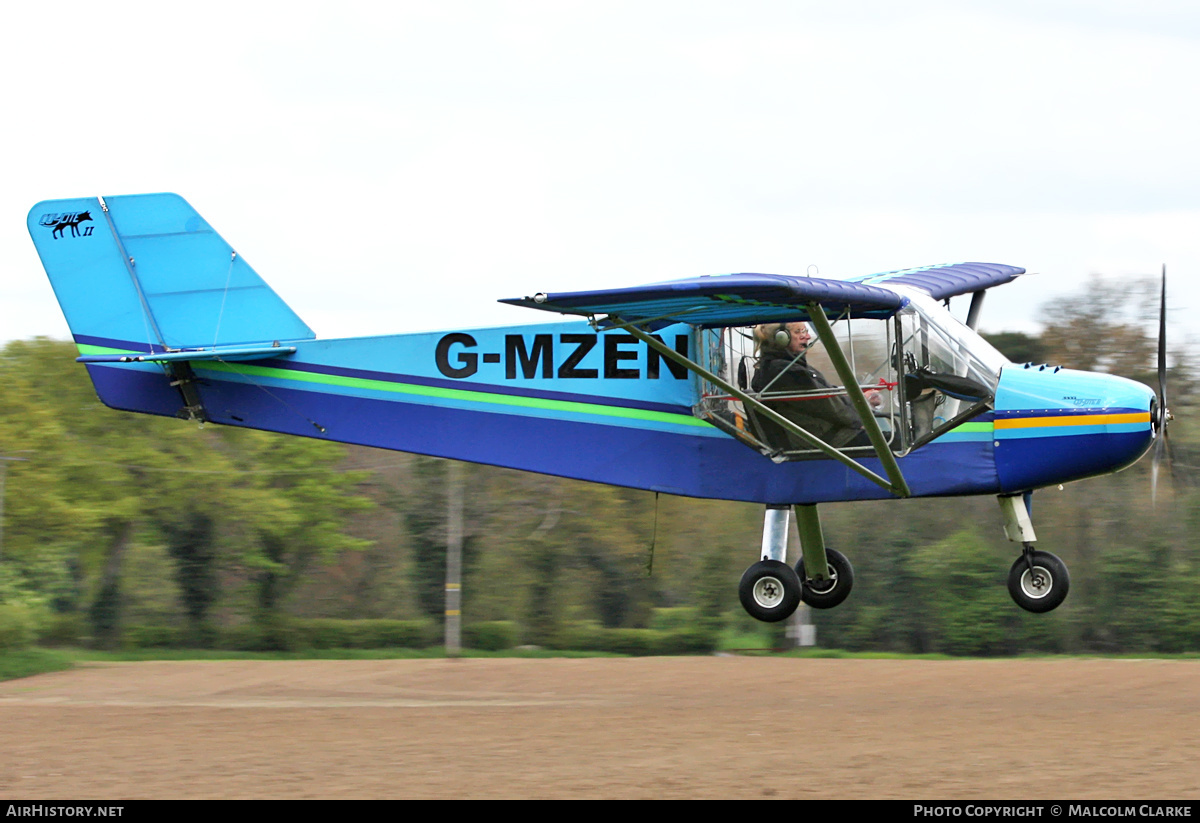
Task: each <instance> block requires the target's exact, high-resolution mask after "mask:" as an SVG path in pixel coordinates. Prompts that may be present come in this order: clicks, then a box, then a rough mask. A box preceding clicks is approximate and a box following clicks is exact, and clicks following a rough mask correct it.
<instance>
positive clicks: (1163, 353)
mask: <svg viewBox="0 0 1200 823" xmlns="http://www.w3.org/2000/svg"><path fill="white" fill-rule="evenodd" d="M1158 405H1159V409H1160V413H1161V414H1163V415H1165V414H1166V412H1167V264H1166V263H1164V264H1163V267H1162V297H1161V299H1160V301H1159V304H1158ZM1164 424H1165V421H1164ZM1163 428H1164V429H1165V428H1166V427H1165V425H1164V426H1163Z"/></svg>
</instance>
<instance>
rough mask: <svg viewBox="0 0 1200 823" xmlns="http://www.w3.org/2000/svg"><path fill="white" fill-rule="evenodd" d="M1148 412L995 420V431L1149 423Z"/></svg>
mask: <svg viewBox="0 0 1200 823" xmlns="http://www.w3.org/2000/svg"><path fill="white" fill-rule="evenodd" d="M1149 422H1150V412H1133V413H1130V414H1081V415H1079V416H1077V417H1076V416H1071V417H1022V418H1018V419H1015V420H997V421H996V428H997V429H1034V428H1041V427H1043V426H1098V425H1102V424H1105V423H1114V424H1115V423H1149Z"/></svg>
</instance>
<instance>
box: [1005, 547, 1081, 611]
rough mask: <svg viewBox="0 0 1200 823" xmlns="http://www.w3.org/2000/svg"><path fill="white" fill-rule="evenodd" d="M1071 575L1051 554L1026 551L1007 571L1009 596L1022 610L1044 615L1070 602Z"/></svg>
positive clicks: (1064, 565)
mask: <svg viewBox="0 0 1200 823" xmlns="http://www.w3.org/2000/svg"><path fill="white" fill-rule="evenodd" d="M1070 588H1071V576H1070V575H1069V574H1067V567H1066V564H1064V563H1063V562H1062V561H1061V560H1059V559H1058V558H1057V557H1055V556H1054V555H1053V554H1051V553H1050V552H1043V551H1036V550H1034V549H1026V550H1025V551H1024V552H1023V553H1022V554H1021V556H1020V557H1018V558H1017V560H1016V562H1015V563H1013V564H1012V568H1011V569H1009V570H1008V593H1009V594H1010V595H1012V599H1013V600H1014V601H1016V604H1017V605H1018V606H1020V607H1021V608H1022V609H1024V610H1025V611H1028V612H1034V613H1036V614H1043V613H1045V612H1048V611H1053V610H1054V609H1056V608H1058V607H1059V606H1060V605H1061V604H1062V602H1063V601H1064V600H1066V599H1067V592H1068V591H1069V590H1070Z"/></svg>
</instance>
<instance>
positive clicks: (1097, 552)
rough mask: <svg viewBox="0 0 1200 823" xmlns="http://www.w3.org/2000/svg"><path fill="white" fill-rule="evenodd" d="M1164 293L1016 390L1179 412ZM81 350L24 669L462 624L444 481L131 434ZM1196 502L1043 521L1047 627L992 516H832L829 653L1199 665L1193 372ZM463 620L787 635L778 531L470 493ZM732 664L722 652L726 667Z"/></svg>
mask: <svg viewBox="0 0 1200 823" xmlns="http://www.w3.org/2000/svg"><path fill="white" fill-rule="evenodd" d="M1156 289H1157V286H1156V283H1155V282H1154V281H1153V280H1126V281H1122V282H1121V283H1115V282H1111V281H1104V280H1100V279H1097V280H1096V281H1094V282H1093V283H1092V284H1091V285H1090V287H1089V288H1088V289H1087V290H1085V292H1084V293H1082V294H1080V295H1077V296H1075V297H1074V298H1073V299H1071V300H1069V301H1062V302H1059V303H1056V304H1053V305H1048V306H1047V307H1045V309H1044V312H1043V318H1042V319H1043V326H1042V329H1041V331H1040V332H1039V333H1037V334H1030V333H1015V332H1009V333H1001V334H996V335H990V336H989V337H990V339H991V340H992V342H993V343H994V344H995V345H997V347H998V348H1000V349H1001V350H1002V351H1003V352H1004V353H1005V354H1006V355H1007V356H1009V358H1010V359H1012V360H1014V361H1015V362H1027V361H1031V362H1049V363H1053V364H1059V363H1061V364H1064V365H1068V366H1071V367H1077V368H1085V369H1090V370H1098V371H1108V372H1112V373H1116V374H1123V375H1125V376H1129V377H1132V378H1134V379H1140V380H1144V381H1145V382H1147V383H1149V384H1151V385H1154V384H1156V382H1157V373H1156V365H1155V353H1156V342H1155V337H1154V335H1155V323H1154V312H1155V311H1156V307H1155V305H1154V303H1153V297H1154V295H1155V294H1156ZM74 356H75V351H74V346H73V344H70V343H67V342H61V341H52V340H46V339H34V340H26V341H15V342H12V343H9V344H8V345H7V346H5V348H4V349H3V351H2V352H0V422H2V423H3V425H2V426H0V457H7V458H11V459H9V460H4V461H0V463H2V464H3V465H0V472H3V475H0V477H3V486H2V487H0V492H2V493H3V520H2V526H3V529H2V531H0V646H2V645H4V644H5V642H6V641H5V638H8V639H9V640H8V642H10V643H12V642H17V641H19V640H21V639H24V640H28V639H30V638H32V637H43V638H46V637H59V638H60V639H63V640H66V641H70V640H86V641H87V642H91V643H94V644H96V645H99V646H108V647H111V646H115V645H118V644H120V643H121V642H123V640H124V641H127V640H128V638H129V637H130V636H131V635H134V634H136V633H137V631H141V632H142V635H143V636H144V635H145V633H146V627H163V628H168V629H170V631H171V634H170V635H169V636H170V638H171V642H174V643H180V644H183V645H189V646H199V647H203V646H208V645H213V644H214V643H216V642H217V638H218V637H219V636H221V633H222V632H225V631H229V630H236V629H237V627H239V626H258V627H263V626H267V627H272V626H273V627H277V628H278V627H285V626H286V625H287V624H288V623H289V621H303V620H308V621H313V620H333V619H336V620H341V621H364V620H374V621H409V622H411V623H424V624H427V625H429V626H433V627H436V624H437V623H438V622H439V621H440V620H441V615H442V612H443V590H444V586H443V584H444V570H445V545H446V530H447V525H446V524H447V520H446V503H445V494H446V471H445V461H441V460H437V459H433V458H424V457H418V456H412V455H405V454H398V453H395V452H384V451H378V450H373V449H366V448H358V447H346V446H341V445H338V444H332V443H327V442H321V441H317V440H309V439H304V438H297V437H289V436H284V435H274V434H270V433H265V432H255V431H249V430H243V429H235V428H228V427H223V426H212V425H209V426H201V425H198V424H196V423H194V422H191V423H188V422H184V421H180V420H173V419H168V418H158V417H151V416H146V415H133V414H127V413H122V412H115V411H111V410H108V409H105V408H103V407H102V406H101V404H100V403H99V401H98V400H97V399H96V396H95V393H94V391H93V390H92V388H91V384H90V382H89V381H88V379H87V376H86V374H85V372H84V369H83V368H81V367H80V366H78V365H77V364H76V363H75V362H74ZM1169 383H1170V387H1171V388H1170V391H1171V395H1170V402H1171V406H1172V408H1173V410H1174V411H1175V413H1176V417H1177V420H1176V422H1175V423H1174V425H1173V428H1172V431H1171V436H1172V440H1173V442H1174V443H1175V445H1176V466H1177V468H1176V472H1175V475H1176V476H1175V481H1174V483H1172V484H1170V485H1168V484H1165V483H1164V484H1163V486H1162V488H1161V489H1160V493H1159V495H1158V499H1157V500H1155V501H1153V502H1152V501H1151V498H1150V492H1149V485H1150V484H1149V476H1148V474H1149V468H1148V462H1149V461H1147V460H1143V461H1142V462H1141V463H1139V464H1138V465H1137V466H1135V467H1134V468H1132V469H1130V470H1127V471H1125V472H1121V473H1119V474H1116V475H1112V476H1108V477H1104V478H1097V479H1093V480H1088V481H1083V482H1081V483H1075V484H1070V485H1068V486H1067V487H1065V488H1063V489H1062V490H1061V491H1060V490H1057V489H1048V490H1042V491H1039V492H1038V493H1037V494H1035V496H1034V522H1035V526H1036V528H1037V531H1038V536H1039V547H1044V548H1046V549H1048V550H1051V551H1053V552H1055V553H1056V554H1058V555H1060V556H1061V557H1062V558H1063V559H1064V560H1065V561H1066V563H1067V564H1068V566H1069V567H1070V569H1071V574H1072V589H1071V596H1070V597H1069V598H1068V600H1067V602H1066V604H1064V606H1062V607H1061V608H1060V609H1058V610H1057V611H1056V612H1053V613H1051V614H1048V615H1030V614H1027V613H1025V612H1023V611H1021V610H1020V609H1018V608H1017V607H1016V606H1015V605H1014V604H1012V603H1011V601H1009V599H1008V595H1007V592H1006V590H1005V587H1004V581H1005V577H1006V574H1007V571H1008V567H1009V565H1010V564H1011V563H1012V561H1013V559H1014V558H1015V557H1016V554H1017V553H1018V552H1019V547H1016V546H1015V544H1010V543H1008V542H1007V541H1006V539H1005V538H1004V536H1003V533H1002V528H1001V518H1000V513H999V509H998V506H997V505H996V501H995V500H994V499H992V498H959V499H950V500H919V501H879V502H870V503H858V504H831V505H826V506H823V507H822V517H823V520H824V529H825V534H826V538H827V540H828V541H829V543H830V545H831V546H833V547H835V548H838V549H840V550H842V551H843V552H844V553H846V554H847V555H848V556H849V557H850V558H851V560H852V562H853V563H854V566H855V570H856V579H857V582H856V584H855V590H854V593H853V595H852V596H851V597H850V599H849V600H848V601H847V602H846V603H845V604H843V605H842V606H840V607H839V608H837V609H835V610H832V611H829V612H819V613H816V614H815V615H814V621H815V622H816V624H817V627H818V639H819V642H820V644H821V645H823V646H833V647H838V648H844V649H849V650H875V651H896V652H944V653H949V654H984V655H999V654H1014V653H1021V652H1026V651H1070V652H1079V651H1105V652H1147V651H1163V652H1178V651H1188V650H1197V649H1200V547H1198V546H1197V543H1196V541H1195V539H1194V538H1193V537H1192V536H1191V535H1192V534H1194V533H1195V532H1194V529H1195V527H1196V526H1198V525H1200V494H1198V493H1197V491H1196V489H1195V488H1194V486H1193V484H1192V483H1190V478H1191V477H1192V475H1193V474H1194V471H1195V469H1194V468H1193V467H1194V466H1195V464H1196V459H1197V458H1196V456H1195V447H1194V445H1193V444H1194V442H1195V437H1194V435H1193V432H1192V429H1191V428H1190V425H1189V420H1188V413H1189V411H1190V410H1191V409H1193V408H1194V394H1195V385H1194V383H1195V373H1194V369H1193V367H1192V364H1191V362H1190V360H1189V359H1188V357H1187V356H1186V354H1185V353H1180V352H1175V353H1173V356H1172V360H1171V368H1170V370H1169ZM464 476H465V487H466V489H467V495H466V501H465V505H466V516H465V523H466V532H465V535H464V558H463V581H464V585H463V595H462V599H463V619H464V622H465V623H466V625H467V626H468V628H470V627H471V626H484V625H505V626H508V627H511V634H512V638H513V641H514V642H525V643H532V644H538V645H556V644H557V645H563V644H564V643H566V642H568V640H569V639H570V638H578V637H581V636H582V635H580V634H579V631H580V627H594V628H596V629H609V630H634V629H644V628H647V627H651V626H662V625H665V624H666V623H670V622H671V621H672V620H674V621H675V622H680V621H683V622H686V623H688V624H690V625H693V626H697V627H701V628H703V629H704V630H705V631H708V632H709V633H710V634H711V636H712V637H713V638H716V637H717V636H718V635H719V634H720V633H721V632H727V633H737V632H741V633H744V634H747V635H752V634H754V633H756V632H758V633H760V634H762V635H763V640H762V642H763V643H765V644H781V643H782V642H783V640H782V637H781V636H780V632H781V629H780V628H779V627H774V628H764V627H762V626H761V625H760V624H757V623H755V622H754V621H752V620H750V619H749V618H748V617H746V616H745V615H744V614H742V612H741V608H740V606H739V604H738V602H737V595H736V584H737V580H738V578H739V577H740V575H741V572H742V571H743V570H744V568H745V567H746V566H747V565H749V564H750V563H751V562H752V561H753V560H754V559H755V553H756V547H757V545H758V542H759V539H760V536H761V520H762V512H761V508H760V507H758V506H754V505H749V504H738V503H725V502H713V501H696V500H689V499H683V498H676V497H669V496H658V495H655V494H653V493H649V492H641V491H635V490H628V489H619V488H612V487H606V486H600V485H595V484H589V483H583V482H578V481H569V480H562V479H557V478H550V477H543V476H538V475H533V474H527V473H523V472H517V471H512V470H505V469H497V468H492V467H487V466H476V465H468V466H465V467H464ZM714 642H715V640H714Z"/></svg>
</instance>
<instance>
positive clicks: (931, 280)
mask: <svg viewBox="0 0 1200 823" xmlns="http://www.w3.org/2000/svg"><path fill="white" fill-rule="evenodd" d="M1022 274H1025V269H1023V268H1020V267H1019V266H1005V265H1003V264H1001V263H946V264H943V265H940V266H923V267H921V268H918V269H901V270H899V271H889V272H883V273H882V274H867V275H862V276H860V277H851V278H848V280H847V282H850V283H859V284H864V285H873V286H880V285H881V286H883V287H885V288H886V287H889V286H909V287H911V288H915V289H920V290H921V291H923V292H925V293H926V294H928V295H929V296H930V297H932V298H933V299H934V300H946V299H949V298H951V297H954V296H956V295H960V294H974V293H976V292H980V291H983V290H984V289H990V288H992V287H993V286H1001V285H1003V284H1005V283H1011V282H1012V281H1013V280H1015V279H1017V278H1018V277H1020V276H1021V275H1022Z"/></svg>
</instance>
